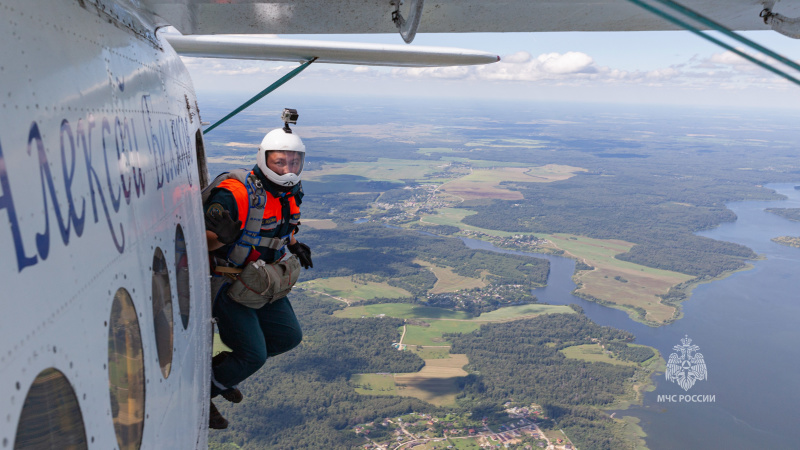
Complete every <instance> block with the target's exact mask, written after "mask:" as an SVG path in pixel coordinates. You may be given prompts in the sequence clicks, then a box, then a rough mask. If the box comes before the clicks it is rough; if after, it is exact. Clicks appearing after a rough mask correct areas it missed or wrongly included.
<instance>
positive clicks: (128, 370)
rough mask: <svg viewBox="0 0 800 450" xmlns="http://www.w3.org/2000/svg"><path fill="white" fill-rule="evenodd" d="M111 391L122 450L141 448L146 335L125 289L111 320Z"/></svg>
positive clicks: (115, 302) (118, 297) (112, 413)
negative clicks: (143, 341)
mask: <svg viewBox="0 0 800 450" xmlns="http://www.w3.org/2000/svg"><path fill="white" fill-rule="evenodd" d="M108 389H109V391H110V392H111V417H112V419H113V421H114V432H115V433H116V435H117V443H118V444H119V448H120V450H127V449H138V448H139V446H140V445H141V443H142V431H143V430H144V357H143V355H142V335H141V332H140V331H139V320H138V318H137V317H136V309H135V308H134V306H133V301H131V296H130V295H129V294H128V291H126V290H125V289H122V288H120V289H119V290H118V291H117V293H116V294H115V295H114V304H113V305H112V307H111V319H110V320H109V321H108Z"/></svg>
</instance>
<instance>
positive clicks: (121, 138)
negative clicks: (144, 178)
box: [114, 117, 135, 205]
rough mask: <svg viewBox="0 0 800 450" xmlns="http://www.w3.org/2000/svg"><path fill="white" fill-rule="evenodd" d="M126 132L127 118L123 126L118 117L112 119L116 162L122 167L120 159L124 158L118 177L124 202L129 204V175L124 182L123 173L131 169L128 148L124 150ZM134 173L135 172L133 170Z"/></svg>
mask: <svg viewBox="0 0 800 450" xmlns="http://www.w3.org/2000/svg"><path fill="white" fill-rule="evenodd" d="M127 133H128V120H127V119H126V120H125V126H124V127H123V125H122V122H121V121H120V120H119V117H117V118H116V120H114V138H115V140H116V145H117V162H118V163H120V167H122V165H121V164H122V161H123V159H124V164H125V166H124V167H125V170H120V173H119V179H120V182H121V183H122V193H123V194H125V204H126V205H130V204H131V180H130V177H129V178H128V182H127V183H125V173H126V172H127V171H128V170H134V171H135V169H131V157H130V150H128V151H127V152H126V150H125V135H126V134H127ZM134 175H135V172H134Z"/></svg>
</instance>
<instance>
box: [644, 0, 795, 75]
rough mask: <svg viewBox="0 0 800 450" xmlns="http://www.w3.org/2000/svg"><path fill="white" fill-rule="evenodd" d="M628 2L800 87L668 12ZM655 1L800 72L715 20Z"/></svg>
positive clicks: (669, 0)
mask: <svg viewBox="0 0 800 450" xmlns="http://www.w3.org/2000/svg"><path fill="white" fill-rule="evenodd" d="M628 1H629V2H631V3H633V4H635V5H637V6H640V7H642V8H643V9H645V10H647V11H650V12H651V13H653V14H655V15H657V16H659V17H661V18H663V19H665V20H667V21H669V22H672V23H674V24H675V25H677V26H679V27H681V28H684V29H686V30H689V31H691V32H692V33H694V34H696V35H698V36H700V37H701V38H703V39H706V40H708V41H711V42H713V43H714V44H716V45H718V46H720V47H722V48H724V49H725V50H728V51H731V52H733V53H735V54H737V55H739V56H741V57H742V58H744V59H746V60H748V61H750V62H751V63H753V64H755V65H757V66H759V67H762V68H764V69H767V70H769V71H770V72H772V73H774V74H776V75H778V76H781V77H783V78H785V79H787V80H789V81H791V82H792V83H794V84H796V85H798V86H800V79H797V78H795V77H794V76H792V75H790V74H788V73H786V72H785V71H783V70H781V69H779V68H777V67H774V66H772V65H770V64H767V63H765V62H764V61H761V60H758V59H756V58H754V57H753V56H750V55H748V54H747V53H745V52H743V51H741V50H739V49H737V48H735V47H733V46H732V45H729V44H726V43H725V42H722V41H721V40H719V39H717V38H715V37H713V36H711V35H709V34H707V33H703V32H702V31H700V29H699V28H698V27H695V26H694V25H691V24H689V23H687V22H685V21H683V20H681V19H679V18H677V17H675V16H673V15H671V14H670V13H669V12H667V11H664V10H660V9H658V8H655V7H653V6H652V5H649V4H647V3H645V2H644V1H643V0H628ZM653 1H654V2H656V3H660V4H662V5H664V6H666V7H668V8H671V9H673V10H674V11H676V12H677V13H678V14H681V15H683V17H686V18H688V19H691V20H694V21H696V22H698V23H700V24H702V25H704V26H707V27H709V28H711V29H713V30H716V31H719V32H720V33H722V34H724V35H725V36H728V37H729V38H731V39H734V40H736V41H739V42H741V43H742V44H745V45H747V46H748V47H750V48H752V49H753V50H756V51H758V52H760V53H762V54H763V55H765V56H769V57H771V58H773V59H775V60H776V61H779V62H781V63H783V64H785V65H786V66H788V67H791V68H792V69H795V70H798V71H800V65H798V64H797V63H795V62H794V61H792V60H790V59H788V58H786V57H784V56H781V55H780V54H778V53H775V52H773V51H772V50H770V49H768V48H765V47H763V46H761V45H759V44H757V43H755V42H753V41H751V40H750V39H747V38H746V37H744V36H742V35H740V34H737V33H735V32H733V31H731V30H729V29H727V28H725V27H724V26H723V25H721V24H719V23H717V22H714V21H713V20H711V19H709V18H708V17H705V16H703V15H701V14H699V13H697V12H696V11H693V10H691V9H689V8H687V7H685V6H683V5H681V4H679V3H676V2H674V1H672V0H653ZM762 14H763V13H762ZM762 17H763V16H762Z"/></svg>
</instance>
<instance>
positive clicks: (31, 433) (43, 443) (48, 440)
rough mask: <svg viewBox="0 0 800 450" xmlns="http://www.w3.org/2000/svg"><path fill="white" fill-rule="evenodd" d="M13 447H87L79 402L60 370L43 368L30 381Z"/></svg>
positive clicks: (74, 449)
mask: <svg viewBox="0 0 800 450" xmlns="http://www.w3.org/2000/svg"><path fill="white" fill-rule="evenodd" d="M4 446H5V445H4ZM14 448H15V449H70V450H78V449H84V448H88V447H87V445H86V430H85V428H84V426H83V415H81V409H80V407H79V406H78V399H77V398H76V397H75V391H73V390H72V386H71V385H70V384H69V381H68V380H67V377H65V376H64V374H63V373H61V372H60V371H58V370H56V369H53V368H49V369H45V370H43V371H41V372H39V375H37V376H36V379H35V380H33V385H32V386H31V389H30V390H29V391H28V396H27V397H25V404H24V405H22V414H21V416H20V419H19V424H17V436H16V438H15V440H14Z"/></svg>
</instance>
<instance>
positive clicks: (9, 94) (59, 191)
mask: <svg viewBox="0 0 800 450" xmlns="http://www.w3.org/2000/svg"><path fill="white" fill-rule="evenodd" d="M44 3H45V2H40V1H36V2H31V1H26V0H18V1H10V0H0V16H1V17H2V23H0V117H2V120H0V152H2V154H1V155H0V274H1V276H2V279H3V286H2V288H0V302H1V304H2V310H3V314H1V315H0V404H2V405H3V406H2V420H0V441H2V443H0V446H2V447H0V448H6V447H8V448H12V447H13V446H14V441H15V435H16V432H17V426H18V421H19V417H20V414H21V410H22V407H23V403H24V402H25V399H26V395H27V393H28V391H29V389H30V387H31V385H32V383H33V381H34V379H35V378H36V377H37V374H39V373H40V372H41V371H43V370H45V369H48V368H55V369H57V370H58V371H60V372H61V373H63V374H64V376H65V377H66V379H67V380H68V381H69V383H70V385H71V386H72V388H73V390H74V392H75V395H76V397H77V400H78V404H79V407H80V411H81V414H82V416H83V422H84V426H85V429H86V439H87V442H88V443H89V447H90V448H115V447H116V446H117V439H116V435H115V431H114V425H113V423H112V414H111V409H112V406H111V403H110V397H109V366H108V354H109V343H108V341H109V325H108V322H109V317H110V314H111V307H112V303H113V299H114V294H115V293H116V292H117V290H118V289H120V288H124V289H125V290H127V291H128V293H129V294H130V296H131V299H132V301H133V304H134V306H135V309H136V314H137V315H138V320H139V327H140V330H141V340H142V354H143V361H144V374H145V378H146V382H145V404H144V413H145V423H144V428H143V434H142V448H193V447H198V448H202V447H206V446H207V443H206V441H207V422H208V418H207V415H208V412H207V407H208V392H209V382H208V379H209V370H210V367H209V365H210V361H209V359H208V358H209V357H210V345H211V323H210V305H209V292H208V289H209V288H208V260H207V250H206V244H205V229H204V222H203V217H202V207H201V204H200V203H201V200H200V185H199V181H198V179H199V177H198V168H197V167H198V166H197V160H196V159H197V158H196V146H197V145H198V141H197V133H198V130H199V127H200V118H199V113H198V111H197V106H196V103H195V94H194V91H193V88H192V86H191V84H190V82H189V77H188V74H187V73H186V70H185V68H184V67H183V64H182V63H181V62H180V59H179V58H178V57H177V55H176V54H175V53H174V51H172V49H171V47H170V46H169V45H168V44H167V43H166V42H160V41H159V40H158V39H157V38H155V37H154V35H151V36H149V37H148V36H146V35H143V34H142V33H141V32H139V31H137V30H141V29H147V27H148V25H149V24H147V23H136V24H132V23H129V21H130V20H131V19H130V17H127V18H120V17H115V15H113V14H108V13H107V12H104V11H102V10H101V8H98V7H96V6H94V4H93V3H92V2H88V1H87V2H79V1H48V2H46V3H47V4H46V5H45V4H44ZM84 3H85V4H84ZM151 31H154V29H153V30H151ZM178 225H180V227H181V228H182V232H183V234H184V236H185V240H186V252H187V256H188V267H189V271H188V275H189V280H190V282H189V285H190V296H189V299H190V302H189V306H190V309H189V311H190V313H189V320H188V326H187V327H186V328H185V329H184V326H183V324H182V320H181V317H180V308H179V301H178V293H177V284H178V283H177V280H176V278H177V274H176V264H175V256H176V241H175V237H176V229H177V227H178ZM157 247H158V248H160V249H161V250H162V251H163V254H164V257H165V260H166V262H167V267H168V273H169V280H170V287H171V291H170V296H171V299H172V316H173V317H172V321H173V329H174V340H173V351H172V355H173V356H172V361H171V370H170V373H169V376H168V377H167V378H165V377H164V375H163V373H162V370H161V367H160V364H159V359H158V355H157V351H156V341H155V334H154V317H153V316H154V313H153V306H152V295H153V293H152V292H151V291H152V286H153V274H152V265H153V258H154V252H155V249H156V248H157Z"/></svg>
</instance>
